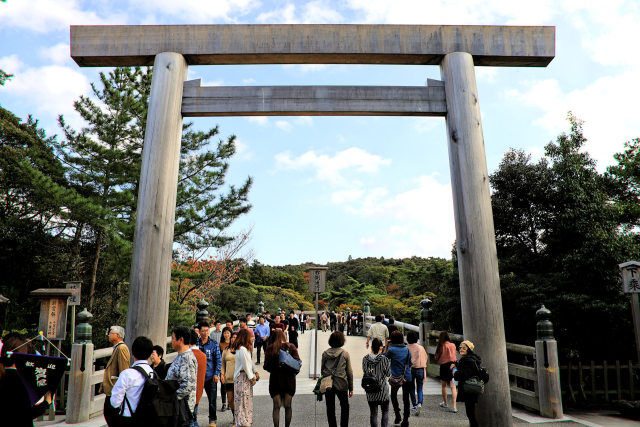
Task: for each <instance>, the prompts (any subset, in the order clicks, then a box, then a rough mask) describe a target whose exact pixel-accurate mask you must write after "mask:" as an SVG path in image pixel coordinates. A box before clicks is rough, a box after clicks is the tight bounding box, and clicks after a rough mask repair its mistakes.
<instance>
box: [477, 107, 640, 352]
mask: <svg viewBox="0 0 640 427" xmlns="http://www.w3.org/2000/svg"><path fill="white" fill-rule="evenodd" d="M568 120H569V124H570V132H569V133H568V134H561V135H560V136H559V137H558V138H557V140H556V141H555V142H552V143H549V144H548V145H547V146H546V149H545V153H546V154H545V158H544V159H542V160H540V161H539V162H538V163H536V164H532V163H531V159H530V157H529V156H526V155H524V153H522V152H517V151H510V152H508V153H507V154H506V155H505V157H504V159H503V161H502V163H501V164H500V167H499V169H498V170H497V171H496V172H495V173H494V174H492V175H491V177H490V180H491V185H492V187H493V191H494V192H493V197H492V201H493V209H494V222H495V228H496V242H497V246H498V257H499V261H500V273H501V285H502V299H503V308H504V317H505V330H506V335H507V340H508V341H509V342H520V343H525V344H526V343H529V344H530V343H531V342H532V341H533V340H534V339H535V317H534V313H535V311H536V309H537V308H539V306H540V304H542V303H544V304H545V305H546V306H547V307H548V308H549V309H550V310H551V311H552V313H553V321H554V326H555V330H556V338H557V339H558V341H559V346H560V350H561V353H563V354H564V355H568V354H574V355H575V354H580V355H582V356H584V357H591V358H601V357H621V358H624V357H628V356H629V354H630V353H629V352H630V350H631V345H630V344H631V343H632V342H633V341H632V340H631V337H632V335H631V328H630V324H629V322H630V316H629V313H628V311H629V310H628V306H627V304H626V298H625V297H624V296H623V295H622V294H621V286H620V285H621V284H620V275H619V270H618V266H617V264H618V263H620V262H623V261H625V260H627V259H629V257H630V256H632V255H633V254H634V252H637V250H636V249H635V248H634V246H633V244H632V243H633V240H634V236H632V235H631V234H629V233H628V232H627V231H625V228H624V227H621V224H623V223H624V222H625V221H626V220H625V219H624V218H623V216H622V215H621V212H622V211H623V210H622V209H620V207H619V206H618V205H617V204H616V203H614V200H615V198H616V192H615V190H616V186H615V183H614V182H613V181H612V179H611V177H610V176H607V175H603V174H601V173H599V172H598V171H597V169H596V164H595V161H594V160H593V159H591V157H590V156H589V155H588V153H586V152H584V151H583V147H584V144H585V142H586V140H585V138H584V135H583V132H582V123H581V122H580V121H579V120H577V119H576V118H575V117H573V116H572V115H569V117H568ZM523 313H529V315H527V316H523ZM577 314H578V315H577ZM595 336H603V337H604V336H607V337H612V338H614V339H613V341H614V342H616V343H617V344H616V346H614V348H611V347H608V346H607V347H606V348H605V346H594V345H593V337H595ZM614 353H615V354H614Z"/></svg>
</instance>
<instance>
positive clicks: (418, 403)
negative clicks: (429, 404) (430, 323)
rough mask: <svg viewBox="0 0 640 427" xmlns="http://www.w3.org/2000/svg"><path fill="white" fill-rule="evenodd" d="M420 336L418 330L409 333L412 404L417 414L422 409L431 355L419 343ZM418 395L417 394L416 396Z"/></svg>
mask: <svg viewBox="0 0 640 427" xmlns="http://www.w3.org/2000/svg"><path fill="white" fill-rule="evenodd" d="M419 337H420V336H419V335H418V333H417V332H416V331H410V332H409V333H408V334H407V348H408V349H409V352H410V353H411V381H412V385H411V395H410V397H411V406H412V410H413V413H414V415H415V416H418V415H420V410H421V409H422V403H423V394H422V386H423V383H424V382H425V381H426V380H427V364H428V363H429V356H427V352H426V351H425V349H424V347H423V346H421V345H420V344H418V338H419ZM416 395H417V396H416Z"/></svg>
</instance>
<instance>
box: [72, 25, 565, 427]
mask: <svg viewBox="0 0 640 427" xmlns="http://www.w3.org/2000/svg"><path fill="white" fill-rule="evenodd" d="M71 56H72V57H73V59H74V60H75V61H76V62H77V63H78V65H80V66H133V65H153V66H154V71H153V79H152V84H151V95H150V100H149V112H148V116H147V128H146V132H145V140H144V149H143V159H142V171H141V178H140V190H139V197H138V208H137V215H136V228H135V243H134V256H133V265H132V273H131V291H130V297H129V311H128V316H127V338H128V340H129V341H131V340H132V338H134V337H136V336H138V335H146V336H148V337H149V338H151V339H152V340H153V341H154V342H156V343H157V342H164V339H165V337H166V327H167V320H168V311H169V281H170V274H171V271H170V266H171V253H172V245H173V225H174V219H175V202H176V189H177V180H178V164H179V159H180V139H181V133H182V117H183V116H187V115H189V116H192V115H205V116H206V115H210V116H222V115H442V116H445V117H446V121H447V134H448V146H449V162H450V172H451V186H452V190H453V204H454V213H455V223H456V237H457V251H458V266H459V272H460V293H461V301H462V324H463V329H464V336H465V338H467V339H470V340H471V341H473V342H474V343H475V345H476V351H477V352H478V353H479V354H480V355H482V357H483V359H484V361H485V365H486V366H487V368H488V369H489V371H490V372H491V383H490V385H489V386H488V387H487V390H486V392H485V395H484V397H483V398H482V399H481V400H480V402H479V404H478V412H479V414H478V415H479V417H478V418H479V420H480V422H481V425H485V426H510V425H512V418H511V405H510V404H509V402H510V395H509V377H508V368H507V355H506V347H505V335H504V321H503V315H502V300H501V294H500V283H499V275H498V260H497V254H496V245H495V232H494V226H493V216H492V212H491V196H490V192H489V179H488V174H487V166H486V158H485V150H484V139H483V135H482V124H481V115H480V106H479V103H478V91H477V87H476V79H475V72H474V65H485V66H524V67H530V66H533V67H544V66H547V65H548V64H549V62H551V60H552V59H553V58H554V56H555V27H517V26H513V27H510V26H455V25H453V26H437V25H176V26H169V25H167V26H160V25H153V26H72V27H71ZM474 63H475V64H474ZM187 64H189V65H220V64H400V65H439V66H440V71H441V77H442V82H435V81H432V82H430V83H429V84H428V86H426V87H423V88H399V87H386V88H385V87H357V86H355V87H335V86H311V87H286V86H285V87H271V86H270V87H242V88H228V87H227V88H201V87H199V84H197V83H196V84H194V82H187V83H185V79H186V75H187Z"/></svg>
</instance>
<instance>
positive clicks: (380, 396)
mask: <svg viewBox="0 0 640 427" xmlns="http://www.w3.org/2000/svg"><path fill="white" fill-rule="evenodd" d="M383 326H384V325H383ZM382 349H383V345H382V341H380V339H378V338H374V339H373V341H372V342H371V353H370V354H367V355H366V356H364V357H363V358H362V372H363V373H365V374H372V375H373V376H374V378H375V379H376V381H377V382H378V384H379V385H380V390H379V391H376V392H373V393H367V403H368V404H369V422H370V424H371V427H378V426H382V427H387V426H388V425H389V383H388V380H389V375H391V370H390V366H391V361H390V360H389V359H388V358H386V357H385V356H384V355H383V354H382ZM378 406H379V407H380V409H381V412H382V417H381V420H380V424H378Z"/></svg>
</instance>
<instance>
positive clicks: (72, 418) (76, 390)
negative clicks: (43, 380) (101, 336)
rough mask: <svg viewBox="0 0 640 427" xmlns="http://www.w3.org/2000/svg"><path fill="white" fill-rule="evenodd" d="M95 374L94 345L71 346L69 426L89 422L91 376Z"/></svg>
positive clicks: (68, 402)
mask: <svg viewBox="0 0 640 427" xmlns="http://www.w3.org/2000/svg"><path fill="white" fill-rule="evenodd" d="M92 374H93V344H91V343H88V344H87V343H83V344H73V345H72V346H71V369H70V370H69V393H68V394H67V420H66V422H67V424H73V423H82V422H85V421H88V420H89V412H90V410H91V397H92V395H93V393H92V390H91V375H92Z"/></svg>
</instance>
